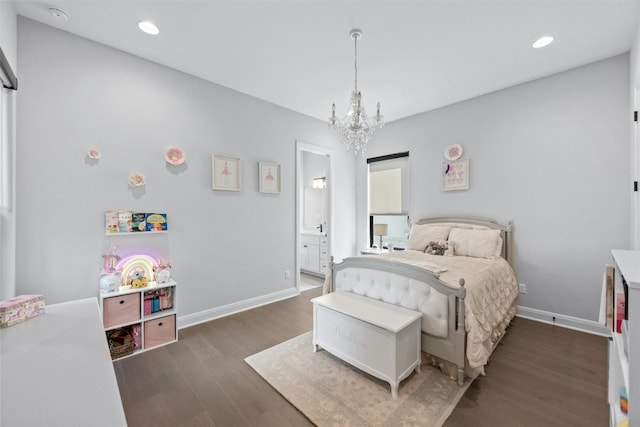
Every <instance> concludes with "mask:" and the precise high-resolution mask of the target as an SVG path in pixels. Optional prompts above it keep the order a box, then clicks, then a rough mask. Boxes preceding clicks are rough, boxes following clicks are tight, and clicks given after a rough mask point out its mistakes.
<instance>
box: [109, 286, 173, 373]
mask: <svg viewBox="0 0 640 427" xmlns="http://www.w3.org/2000/svg"><path fill="white" fill-rule="evenodd" d="M177 285H178V284H177V282H175V281H174V280H169V282H167V283H155V282H150V283H149V285H147V286H145V287H143V288H126V287H122V288H120V290H119V291H115V292H103V291H101V292H100V312H101V313H102V323H103V327H104V331H105V334H106V333H107V332H109V331H112V330H114V329H119V328H128V329H130V330H133V328H135V327H139V328H137V329H138V330H139V331H140V336H139V340H138V342H139V345H138V346H137V348H135V350H134V352H133V354H137V353H141V352H143V351H147V350H150V349H152V348H155V347H159V346H162V345H167V344H171V343H173V342H176V341H178V327H177V321H176V320H177V319H176V315H177V312H176V307H177V305H176V303H177V300H176V295H177V292H176V290H177ZM156 293H158V294H159V293H164V295H165V298H167V294H168V293H170V294H171V297H170V299H171V305H170V307H167V308H164V309H163V308H160V309H159V310H158V311H155V312H150V310H147V312H146V313H145V296H146V297H150V296H152V295H154V294H156ZM146 299H147V300H149V299H150V298H146ZM151 305H153V303H151ZM105 336H106V335H105ZM129 356H130V355H129ZM124 357H128V356H124ZM119 359H121V358H119ZM119 359H115V360H119Z"/></svg>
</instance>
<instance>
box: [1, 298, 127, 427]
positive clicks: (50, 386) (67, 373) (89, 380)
mask: <svg viewBox="0 0 640 427" xmlns="http://www.w3.org/2000/svg"><path fill="white" fill-rule="evenodd" d="M0 361H1V363H0V378H2V381H1V382H0V425H1V426H21V427H28V426H92V427H99V426H104V427H119V426H126V425H127V421H126V418H125V415H124V410H123V408H122V401H121V400H120V391H119V390H118V383H117V382H116V375H115V372H114V370H113V363H112V362H111V356H110V355H109V349H108V348H107V342H106V340H105V339H104V329H103V327H102V321H101V317H100V310H99V308H98V301H97V299H96V298H88V299H82V300H77V301H70V302H65V303H60V304H54V305H47V306H46V307H45V313H44V314H41V315H39V316H37V317H34V318H32V319H29V320H26V321H24V322H22V323H18V324H16V325H13V326H10V327H8V328H6V329H0Z"/></svg>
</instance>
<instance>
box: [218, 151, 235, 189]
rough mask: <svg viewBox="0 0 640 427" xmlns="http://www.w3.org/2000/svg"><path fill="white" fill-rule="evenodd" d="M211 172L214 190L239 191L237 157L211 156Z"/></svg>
mask: <svg viewBox="0 0 640 427" xmlns="http://www.w3.org/2000/svg"><path fill="white" fill-rule="evenodd" d="M211 171H212V172H211V173H212V177H211V178H212V188H213V189H214V190H226V191H240V188H241V171H240V159H239V158H238V157H231V156H225V155H222V154H213V155H212V156H211Z"/></svg>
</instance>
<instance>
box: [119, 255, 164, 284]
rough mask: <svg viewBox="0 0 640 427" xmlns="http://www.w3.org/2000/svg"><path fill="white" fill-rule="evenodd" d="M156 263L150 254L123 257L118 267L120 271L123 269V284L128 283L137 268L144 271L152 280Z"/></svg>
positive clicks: (148, 278)
mask: <svg viewBox="0 0 640 427" xmlns="http://www.w3.org/2000/svg"><path fill="white" fill-rule="evenodd" d="M155 265H156V263H155V261H154V259H153V258H151V257H150V256H149V255H131V256H128V257H126V258H123V259H121V260H120V262H118V264H117V265H116V268H117V270H118V271H120V270H122V284H123V285H128V284H129V279H130V275H131V273H133V272H134V271H137V270H140V271H142V272H144V277H146V278H147V280H148V281H152V280H153V267H154V266H155Z"/></svg>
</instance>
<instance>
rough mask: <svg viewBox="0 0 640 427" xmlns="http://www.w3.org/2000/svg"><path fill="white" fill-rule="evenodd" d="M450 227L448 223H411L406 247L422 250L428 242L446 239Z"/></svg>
mask: <svg viewBox="0 0 640 427" xmlns="http://www.w3.org/2000/svg"><path fill="white" fill-rule="evenodd" d="M450 230H451V227H450V226H448V225H431V224H413V225H412V226H411V232H410V233H409V243H408V244H407V246H408V249H413V250H414V251H421V252H424V250H425V249H427V245H428V244H429V242H438V241H446V240H447V237H449V231H450Z"/></svg>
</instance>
